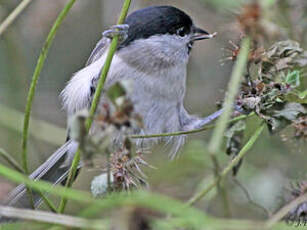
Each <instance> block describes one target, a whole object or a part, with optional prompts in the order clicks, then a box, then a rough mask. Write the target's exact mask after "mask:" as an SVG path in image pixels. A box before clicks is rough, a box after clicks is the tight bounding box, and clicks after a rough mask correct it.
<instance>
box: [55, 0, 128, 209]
mask: <svg viewBox="0 0 307 230" xmlns="http://www.w3.org/2000/svg"><path fill="white" fill-rule="evenodd" d="M130 3H131V0H125V2H124V4H123V7H122V10H121V13H120V16H119V19H118V21H117V24H123V23H124V22H125V18H126V16H127V14H128V10H129V7H130ZM117 44H118V36H115V37H114V38H113V39H112V42H111V45H110V48H109V52H108V55H107V58H106V61H105V63H104V66H103V69H102V71H101V74H100V78H99V81H98V83H97V87H96V90H95V94H94V98H93V101H92V104H91V108H90V112H89V117H88V119H87V120H86V129H87V132H88V131H89V130H90V128H91V125H92V123H93V120H94V115H95V111H96V109H97V106H98V105H99V100H100V96H101V93H102V89H103V86H104V83H105V81H106V78H107V74H108V72H109V69H110V66H111V63H112V59H113V56H114V54H115V51H116V49H117ZM80 154H81V151H80V148H79V149H78V150H77V152H76V153H75V156H74V159H73V161H72V165H71V168H70V171H69V175H68V178H67V181H66V185H65V186H67V187H70V186H71V185H72V183H73V180H74V178H75V175H76V172H77V169H78V165H79V162H80ZM66 203H67V199H66V198H62V200H61V202H60V205H59V209H58V210H59V212H60V213H63V212H64V209H65V206H66Z"/></svg>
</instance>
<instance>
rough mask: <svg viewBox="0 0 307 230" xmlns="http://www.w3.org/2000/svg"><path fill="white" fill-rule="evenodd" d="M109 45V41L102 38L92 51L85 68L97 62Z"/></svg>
mask: <svg viewBox="0 0 307 230" xmlns="http://www.w3.org/2000/svg"><path fill="white" fill-rule="evenodd" d="M109 43H110V39H109V38H106V37H102V38H101V39H100V40H99V42H98V43H97V44H96V46H95V48H94V50H93V51H92V53H91V55H90V57H89V58H88V60H87V62H86V66H88V65H90V64H91V63H93V62H95V61H97V60H98V59H99V58H100V57H101V56H102V55H103V54H104V52H105V51H106V50H107V47H108V46H107V45H108V44H109Z"/></svg>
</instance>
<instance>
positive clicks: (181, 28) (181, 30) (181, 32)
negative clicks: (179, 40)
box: [176, 27, 185, 37]
mask: <svg viewBox="0 0 307 230" xmlns="http://www.w3.org/2000/svg"><path fill="white" fill-rule="evenodd" d="M176 34H177V35H179V36H181V37H184V36H185V29H184V27H180V28H179V29H177V31H176Z"/></svg>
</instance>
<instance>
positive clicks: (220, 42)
mask: <svg viewBox="0 0 307 230" xmlns="http://www.w3.org/2000/svg"><path fill="white" fill-rule="evenodd" d="M19 2H20V1H17V0H0V21H2V20H3V19H4V18H5V17H6V16H7V15H8V14H9V12H11V11H12V10H13V9H14V8H15V7H16V6H17V4H18V3H19ZM66 3H67V1H66V0H53V1H39V0H37V1H33V2H32V3H31V4H30V5H29V7H28V8H27V9H26V10H25V11H24V12H23V13H22V14H21V15H20V16H19V18H18V19H17V21H16V22H15V23H14V24H13V25H12V26H10V27H9V28H8V30H7V31H6V32H5V34H4V35H3V36H2V37H0V117H1V119H0V148H3V149H5V150H6V151H7V152H9V153H10V154H11V155H12V156H13V157H14V158H15V159H16V160H17V161H19V162H20V154H21V132H20V130H21V129H22V117H20V116H18V113H15V112H14V111H17V112H20V113H23V112H24V108H25V106H24V105H25V102H26V97H27V91H28V89H29V85H30V81H31V77H32V74H33V70H34V67H35V65H36V61H37V58H38V56H39V53H40V51H41V48H42V46H43V43H44V41H45V39H46V36H47V34H48V32H49V30H50V28H51V26H52V23H53V22H54V20H55V18H56V17H57V15H58V13H59V12H60V10H61V9H62V8H63V6H64V5H65V4H66ZM122 3H123V1H122V0H112V1H111V0H109V1H107V0H104V1H101V0H91V1H77V2H76V4H75V5H74V7H73V8H72V10H71V11H70V13H69V14H68V17H67V18H66V19H65V21H64V22H63V24H62V25H61V27H60V29H59V31H58V33H57V35H56V38H55V40H54V42H53V45H52V47H51V49H50V52H49V55H48V58H47V61H46V63H45V66H44V68H43V71H42V73H41V76H40V79H39V83H38V87H37V91H36V96H35V100H34V105H33V111H32V118H33V119H38V120H41V121H45V122H47V123H50V124H51V125H53V126H55V127H58V128H62V130H61V129H60V130H58V129H56V128H54V127H53V128H52V129H51V128H50V129H47V130H46V129H44V127H45V126H40V123H36V124H35V125H34V124H33V122H32V123H30V127H31V130H32V131H33V132H35V133H36V134H37V135H31V137H30V139H29V148H28V153H29V162H30V169H31V171H32V170H34V169H35V168H36V167H37V166H38V165H40V163H42V162H43V161H44V160H45V159H46V158H47V157H48V156H49V155H50V154H51V153H52V152H53V151H54V150H56V149H57V148H58V147H59V146H60V143H61V140H62V143H64V142H65V127H66V115H65V112H64V111H63V110H62V105H61V101H60V99H59V94H60V92H61V90H62V89H63V88H64V87H65V84H66V82H67V81H68V80H69V79H70V77H71V76H72V74H73V73H74V72H76V71H78V70H79V69H80V68H82V67H83V66H84V64H85V62H86V60H87V58H88V57H89V55H90V52H91V50H92V49H93V48H94V46H95V44H96V42H97V41H98V40H99V39H100V37H101V33H102V31H104V30H105V29H107V28H108V27H109V26H110V25H113V24H115V23H116V20H117V18H118V15H119V12H120V9H121V5H122ZM248 3H250V1H247V0H236V1H229V0H190V1H184V0H177V1H173V0H170V1H167V0H165V1H157V0H151V1H145V0H134V1H132V5H131V8H130V12H132V11H133V10H136V9H140V8H142V7H146V6H149V5H161V4H163V5H173V6H176V7H178V8H180V9H182V10H184V11H185V12H187V13H188V14H189V15H191V16H192V18H193V19H194V22H195V23H196V24H197V25H198V26H199V27H201V28H204V29H205V30H207V31H209V32H215V31H216V32H218V36H217V37H216V38H214V39H211V40H206V41H203V42H199V43H197V44H195V46H194V49H193V51H192V55H191V59H190V63H189V70H188V81H187V84H188V87H187V95H186V100H185V106H186V108H187V110H188V111H189V112H190V113H194V114H198V115H207V114H210V113H212V112H214V111H215V110H216V109H217V106H216V102H217V101H220V100H222V99H223V97H224V93H225V89H226V86H227V83H228V80H229V77H230V73H231V70H232V65H233V62H230V61H228V62H227V61H225V62H224V63H223V61H222V62H221V60H222V59H224V58H225V51H224V50H223V49H222V48H225V47H229V46H230V44H229V42H228V41H229V40H232V41H238V40H239V38H240V32H239V30H238V28H237V25H236V17H237V16H236V15H237V14H238V13H240V10H241V9H242V7H243V5H244V4H248ZM259 4H260V5H261V6H262V7H263V12H262V13H263V15H264V18H265V20H266V23H267V26H268V28H272V30H274V29H276V28H277V30H278V31H279V33H278V35H277V36H275V37H274V36H273V37H272V40H271V41H268V42H267V43H266V44H265V45H266V46H267V47H269V46H270V45H271V44H273V43H274V42H276V41H278V40H285V39H289V38H290V39H293V40H296V41H299V42H300V44H301V46H302V47H303V48H304V49H306V48H307V42H306V36H305V34H304V32H303V31H302V30H301V28H304V27H305V28H306V27H307V18H306V11H307V7H306V1H305V0H293V1H292V0H280V1H278V0H262V1H259ZM304 7H305V8H304ZM300 16H302V17H303V16H304V17H303V20H302V19H301V18H300ZM302 24H303V25H302ZM272 25H274V26H272ZM276 26H278V27H276ZM7 107H8V108H10V109H11V110H14V111H13V112H12V111H10V110H8V109H7ZM257 124H259V121H256V120H253V119H251V120H250V121H249V127H251V128H249V130H251V131H250V132H247V133H246V134H245V135H246V138H248V137H249V135H250V134H251V133H252V132H253V130H254V128H255V127H256V126H257ZM18 130H19V131H18ZM40 132H44V134H46V135H49V136H50V140H49V141H48V140H47V141H46V140H42V139H41V138H40ZM210 135H211V131H206V132H203V133H201V134H197V135H191V136H190V137H189V138H188V141H187V144H186V145H185V147H184V149H183V150H182V152H181V155H180V157H179V158H178V159H177V160H175V161H173V162H170V161H168V160H167V155H166V154H163V153H162V152H159V151H155V152H154V153H153V154H151V155H150V156H148V162H150V164H152V165H154V166H155V167H157V168H158V169H157V170H152V169H146V174H147V175H148V176H149V179H148V180H149V183H150V186H151V189H152V190H153V191H158V192H162V193H164V194H168V195H170V196H173V197H177V198H180V199H182V200H186V199H188V198H189V197H190V196H191V194H192V193H193V192H194V191H195V190H197V189H200V188H199V187H197V186H198V185H199V184H202V185H206V182H207V181H208V180H209V179H210V178H211V176H210V175H212V164H211V161H210V158H209V156H208V153H207V151H206V147H207V143H208V140H209V138H210ZM51 139H54V140H51ZM306 147H307V145H306V142H304V141H302V140H295V139H294V138H293V130H291V128H287V129H286V130H284V131H283V132H281V133H278V134H275V135H270V134H269V133H268V131H265V132H264V134H263V135H262V137H261V138H260V139H259V140H258V141H257V142H256V144H255V146H254V147H253V148H252V149H251V150H250V152H249V153H248V155H247V157H246V158H245V159H244V162H243V165H242V167H241V169H240V172H239V174H238V176H237V180H238V181H240V182H241V184H242V185H243V186H244V187H245V189H246V190H248V192H249V195H250V196H251V198H252V199H253V200H254V201H255V202H257V203H258V204H259V205H261V206H263V207H265V208H266V209H268V210H270V211H273V210H275V209H276V208H277V207H278V206H279V205H280V202H281V196H282V194H283V192H284V190H286V188H287V187H288V186H289V183H290V182H295V181H297V180H301V179H304V178H305V179H306V170H307V157H306V156H307V155H306V154H307V150H306ZM218 158H219V159H220V162H221V163H222V165H225V164H226V163H227V162H228V161H229V158H228V156H227V155H226V154H224V153H221V154H220V155H219V156H218ZM1 162H2V163H4V164H5V161H2V159H1ZM99 173H100V171H99V170H93V169H83V170H82V172H81V176H80V177H78V179H77V181H76V183H75V185H74V187H76V188H80V189H84V190H89V187H90V181H91V179H92V178H93V176H94V175H97V174H99ZM204 178H205V179H204ZM0 183H1V186H0V199H2V198H3V197H4V196H5V195H6V194H7V192H8V191H9V190H10V189H12V188H13V187H14V186H15V185H13V184H12V183H10V182H8V181H6V180H5V179H4V178H1V177H0ZM226 186H227V191H228V194H227V195H228V199H229V202H230V204H231V213H232V215H233V216H235V217H253V218H264V217H265V213H264V211H263V210H262V209H261V208H259V207H256V206H255V205H253V204H251V202H250V201H248V199H247V196H246V194H245V193H244V192H243V190H242V189H241V188H240V187H239V186H237V184H236V183H235V182H234V181H233V180H232V179H231V178H229V180H228V182H227V183H226ZM209 199H210V202H207V201H208V200H209ZM199 207H200V208H203V209H206V210H208V211H210V212H211V213H213V214H216V215H220V216H223V215H224V212H223V206H222V203H221V202H220V199H219V197H218V196H217V194H216V191H213V192H212V193H211V194H210V195H209V196H207V197H206V198H205V200H203V201H202V202H199ZM70 211H71V212H74V207H73V206H72V207H71V208H70Z"/></svg>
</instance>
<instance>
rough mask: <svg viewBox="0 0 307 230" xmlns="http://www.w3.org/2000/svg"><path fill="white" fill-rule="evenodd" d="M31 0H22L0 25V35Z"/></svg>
mask: <svg viewBox="0 0 307 230" xmlns="http://www.w3.org/2000/svg"><path fill="white" fill-rule="evenodd" d="M31 1H32V0H23V1H22V2H21V3H20V4H19V5H18V6H17V7H16V8H15V9H14V10H13V11H12V13H10V15H9V16H8V17H7V18H6V19H5V20H4V21H3V22H2V23H1V25H0V36H1V35H2V34H3V33H4V31H5V30H6V29H7V28H8V27H9V26H10V25H11V24H12V23H13V22H14V21H15V19H16V18H17V17H18V16H19V15H20V14H21V13H22V12H23V10H24V9H25V8H26V7H27V6H28V5H29V4H30V3H31Z"/></svg>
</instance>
